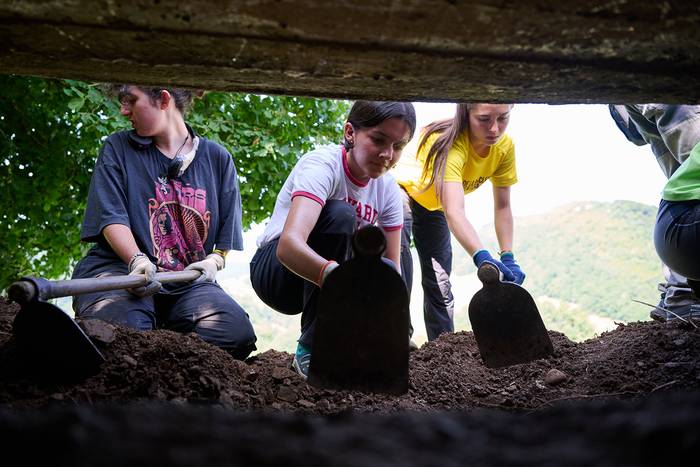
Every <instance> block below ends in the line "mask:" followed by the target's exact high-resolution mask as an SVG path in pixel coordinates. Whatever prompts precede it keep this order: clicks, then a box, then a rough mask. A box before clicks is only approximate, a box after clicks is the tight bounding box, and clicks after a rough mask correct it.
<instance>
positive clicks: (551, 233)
mask: <svg viewBox="0 0 700 467" xmlns="http://www.w3.org/2000/svg"><path fill="white" fill-rule="evenodd" d="M655 215H656V208H655V207H653V206H647V205H644V204H639V203H635V202H631V201H615V202H613V203H593V202H589V203H573V204H568V205H566V206H563V207H560V208H558V209H555V210H553V211H551V212H548V213H546V214H543V215H538V216H530V217H524V218H520V219H517V220H516V238H515V247H514V250H515V251H516V254H517V258H518V260H519V262H520V263H521V265H522V266H523V268H524V269H525V271H526V272H527V275H528V276H527V279H526V282H525V286H526V287H527V289H528V290H530V292H531V293H532V294H533V295H535V296H547V297H551V298H555V299H558V300H562V301H565V302H569V303H575V304H578V305H579V306H581V307H582V308H585V309H587V310H590V311H593V312H594V313H596V314H598V315H601V316H605V317H608V318H612V319H615V320H620V321H637V320H641V319H646V318H647V316H648V312H649V309H648V308H645V307H644V306H643V305H640V304H638V303H635V302H633V301H632V299H637V300H642V301H645V302H649V303H656V302H657V301H658V296H659V293H658V291H657V290H656V286H657V283H658V282H659V281H660V280H661V279H662V274H661V262H660V260H659V259H658V257H657V256H656V252H655V250H654V245H653V241H652V230H653V226H654V218H655ZM483 233H484V236H483V237H482V238H488V239H489V240H488V241H489V242H490V243H492V244H495V236H494V234H493V228H487V229H484V232H483Z"/></svg>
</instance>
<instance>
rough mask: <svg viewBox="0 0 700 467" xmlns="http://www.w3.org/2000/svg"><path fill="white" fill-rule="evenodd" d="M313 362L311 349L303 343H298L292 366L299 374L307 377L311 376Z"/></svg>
mask: <svg viewBox="0 0 700 467" xmlns="http://www.w3.org/2000/svg"><path fill="white" fill-rule="evenodd" d="M310 363H311V351H310V350H309V349H307V348H306V347H304V346H303V345H301V344H297V350H296V352H295V353H294V360H292V368H293V369H294V371H296V372H297V373H299V376H301V377H302V378H304V379H306V378H308V377H309V364H310Z"/></svg>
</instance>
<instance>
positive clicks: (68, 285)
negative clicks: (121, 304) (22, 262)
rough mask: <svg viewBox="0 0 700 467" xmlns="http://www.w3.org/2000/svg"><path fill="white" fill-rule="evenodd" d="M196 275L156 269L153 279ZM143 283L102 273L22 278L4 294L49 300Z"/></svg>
mask: <svg viewBox="0 0 700 467" xmlns="http://www.w3.org/2000/svg"><path fill="white" fill-rule="evenodd" d="M200 275H201V272H199V271H171V272H159V273H157V274H156V275H155V280H156V281H158V282H160V283H161V284H169V283H173V282H191V281H193V280H195V279H197V278H198V277H199V276H200ZM146 284H148V280H146V276H144V275H126V276H103V277H92V278H87V279H69V280H62V281H49V280H46V279H42V278H40V277H23V278H22V279H21V280H19V281H18V282H15V283H13V284H12V285H10V286H9V287H8V288H7V295H8V297H9V299H10V300H12V301H14V302H17V303H20V304H23V303H28V302H31V301H33V300H49V299H51V298H58V297H67V296H70V295H81V294H85V293H91V292H104V291H107V290H119V289H131V288H134V287H142V286H144V285H146Z"/></svg>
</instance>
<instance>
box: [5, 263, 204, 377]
mask: <svg viewBox="0 0 700 467" xmlns="http://www.w3.org/2000/svg"><path fill="white" fill-rule="evenodd" d="M200 274H201V273H200V272H199V271H180V272H162V273H158V274H156V275H155V280H157V281H158V282H160V283H162V284H167V283H172V282H189V281H192V280H195V279H197V278H198V277H199V276H200ZM147 283H148V280H147V279H146V277H145V276H144V275H126V276H104V277H96V278H89V279H70V280H62V281H49V280H46V279H42V278H39V277H23V278H22V279H20V280H19V281H17V282H15V283H13V284H12V285H10V287H8V289H7V295H8V298H9V299H10V300H12V301H14V302H16V303H18V304H19V305H20V310H19V312H17V316H15V320H14V322H13V324H12V333H13V336H14V338H15V341H16V342H17V345H18V347H19V348H20V349H21V351H22V352H23V353H24V354H25V355H26V356H27V358H28V359H29V361H30V362H31V365H32V367H33V368H34V369H35V370H36V371H34V373H35V374H37V375H38V376H40V377H46V378H48V379H53V378H60V379H66V380H72V379H79V378H84V377H87V376H91V375H94V374H96V373H97V372H98V371H99V369H100V365H101V364H102V363H103V362H104V356H103V355H102V353H101V352H100V351H99V349H98V348H97V347H95V344H93V342H92V341H91V340H90V338H89V337H88V336H87V335H86V334H85V332H83V330H82V329H81V328H80V326H78V323H76V322H75V321H74V320H73V318H71V317H70V316H69V315H68V314H66V313H65V312H63V310H61V309H60V308H58V307H57V306H55V305H52V304H51V303H48V302H46V300H49V299H51V298H58V297H67V296H69V295H80V294H84V293H91V292H103V291H107V290H117V289H130V288H134V287H141V286H144V285H146V284H147Z"/></svg>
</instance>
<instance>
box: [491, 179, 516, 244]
mask: <svg viewBox="0 0 700 467" xmlns="http://www.w3.org/2000/svg"><path fill="white" fill-rule="evenodd" d="M493 223H494V226H495V228H496V237H497V238H498V246H499V247H500V251H513V211H512V210H511V207H510V187H509V186H494V187H493Z"/></svg>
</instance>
